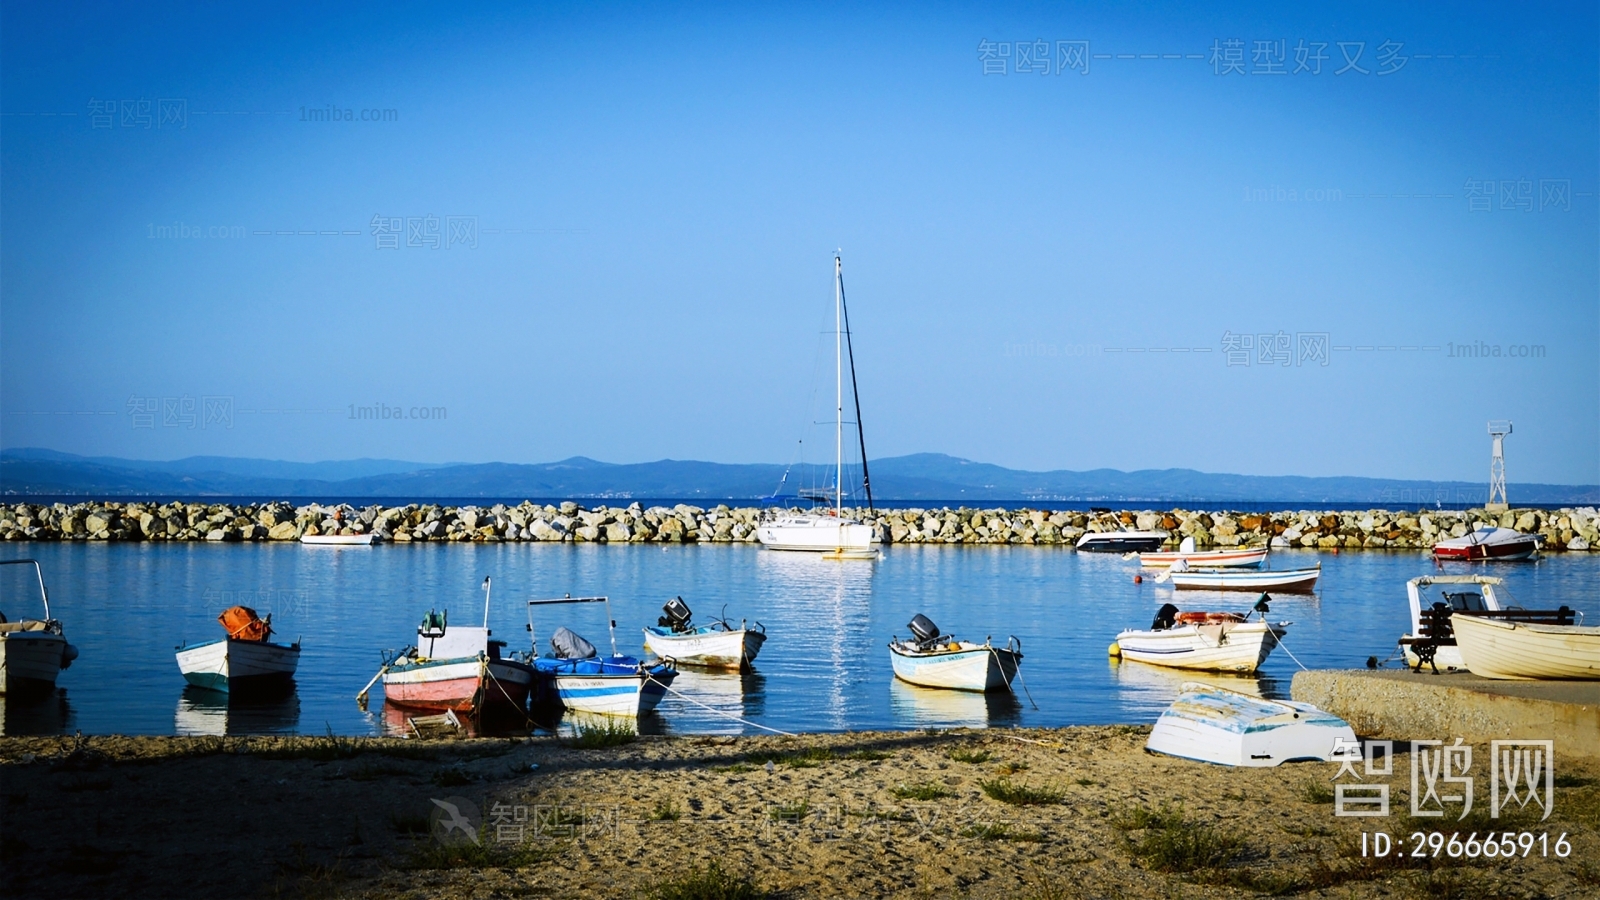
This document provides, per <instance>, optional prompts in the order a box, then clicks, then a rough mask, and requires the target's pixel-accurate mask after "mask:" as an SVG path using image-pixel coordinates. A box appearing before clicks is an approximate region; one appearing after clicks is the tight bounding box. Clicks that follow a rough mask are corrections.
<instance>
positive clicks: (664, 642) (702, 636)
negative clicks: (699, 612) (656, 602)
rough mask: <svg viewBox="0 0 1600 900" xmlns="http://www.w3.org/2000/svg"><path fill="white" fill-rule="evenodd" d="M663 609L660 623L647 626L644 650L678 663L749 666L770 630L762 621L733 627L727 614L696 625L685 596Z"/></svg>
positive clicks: (742, 623)
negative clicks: (749, 625)
mask: <svg viewBox="0 0 1600 900" xmlns="http://www.w3.org/2000/svg"><path fill="white" fill-rule="evenodd" d="M661 611H662V613H663V615H662V616H661V618H660V620H659V621H658V622H657V624H655V625H646V626H645V629H644V649H645V650H647V651H648V652H650V653H654V654H655V655H656V656H659V657H661V658H663V659H667V658H670V659H673V660H676V661H677V663H678V664H679V665H688V666H705V667H706V668H711V669H748V668H750V664H751V663H753V662H755V660H756V654H758V653H760V652H761V645H762V644H764V643H766V641H767V629H766V628H765V627H763V626H762V624H761V623H760V622H757V623H756V627H755V628H747V627H746V626H745V623H744V622H740V623H739V627H738V628H734V627H733V626H732V625H730V624H728V620H727V617H726V616H724V617H723V618H721V619H718V620H717V621H715V622H712V623H711V624H709V625H700V626H696V625H695V624H694V622H693V616H694V613H693V611H692V610H690V609H689V605H688V604H687V603H684V602H683V598H682V597H674V598H673V599H671V600H668V601H667V602H666V604H665V605H664V606H662V607H661ZM724 611H726V610H724Z"/></svg>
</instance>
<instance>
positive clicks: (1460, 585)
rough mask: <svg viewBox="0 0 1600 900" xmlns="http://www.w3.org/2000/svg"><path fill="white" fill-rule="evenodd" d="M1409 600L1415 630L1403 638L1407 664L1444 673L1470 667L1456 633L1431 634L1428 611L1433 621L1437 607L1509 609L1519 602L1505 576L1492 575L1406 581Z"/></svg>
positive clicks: (1448, 576)
mask: <svg viewBox="0 0 1600 900" xmlns="http://www.w3.org/2000/svg"><path fill="white" fill-rule="evenodd" d="M1406 599H1407V601H1408V602H1409V603H1410V606H1411V630H1410V631H1408V632H1406V633H1405V634H1404V635H1402V636H1401V637H1400V648H1401V650H1402V651H1403V652H1404V655H1405V660H1406V665H1408V666H1410V667H1412V668H1413V669H1416V668H1420V667H1422V666H1424V665H1428V666H1430V667H1431V668H1433V669H1434V670H1436V671H1440V672H1460V671H1465V670H1466V664H1465V663H1463V662H1462V661H1461V651H1460V649H1458V648H1457V647H1456V638H1455V633H1454V632H1453V631H1450V630H1449V629H1448V627H1447V628H1446V633H1445V634H1441V635H1433V634H1431V633H1429V631H1430V627H1431V626H1430V624H1429V623H1425V622H1424V621H1423V618H1424V613H1428V614H1429V618H1430V620H1431V618H1432V615H1433V610H1434V608H1435V607H1438V608H1439V610H1440V612H1441V613H1442V612H1444V611H1449V612H1450V613H1452V614H1454V613H1458V612H1485V611H1497V610H1502V609H1505V608H1506V607H1507V606H1514V605H1517V604H1516V600H1515V598H1513V597H1512V596H1511V594H1510V593H1509V592H1508V591H1507V590H1506V587H1505V582H1504V580H1502V579H1499V578H1494V577H1492V576H1489V575H1424V576H1422V577H1421V578H1413V579H1411V580H1410V581H1408V582H1406Z"/></svg>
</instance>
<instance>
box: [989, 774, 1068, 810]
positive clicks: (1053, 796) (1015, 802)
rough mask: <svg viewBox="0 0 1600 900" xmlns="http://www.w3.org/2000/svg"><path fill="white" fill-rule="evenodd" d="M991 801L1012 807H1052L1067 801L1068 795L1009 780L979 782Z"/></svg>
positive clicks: (995, 779) (994, 779)
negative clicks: (997, 801)
mask: <svg viewBox="0 0 1600 900" xmlns="http://www.w3.org/2000/svg"><path fill="white" fill-rule="evenodd" d="M978 787H980V788H982V789H983V792H984V793H985V794H987V795H988V796H989V797H990V798H991V799H994V800H999V801H1000V802H1001V803H1009V804H1011V805H1012V806H1050V805H1053V804H1057V803H1061V802H1063V801H1065V800H1066V794H1065V793H1063V792H1062V791H1060V790H1057V789H1055V788H1043V787H1029V786H1028V785H1027V784H1016V783H1014V782H1012V780H1011V779H1009V778H991V779H989V780H987V781H980V782H978Z"/></svg>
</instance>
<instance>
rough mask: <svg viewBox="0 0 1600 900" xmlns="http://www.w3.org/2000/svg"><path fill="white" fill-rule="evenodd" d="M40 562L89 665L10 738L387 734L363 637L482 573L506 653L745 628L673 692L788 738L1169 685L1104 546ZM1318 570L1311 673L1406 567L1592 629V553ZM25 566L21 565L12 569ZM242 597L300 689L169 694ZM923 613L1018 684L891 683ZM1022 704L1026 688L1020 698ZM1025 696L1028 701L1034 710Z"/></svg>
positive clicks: (16, 552)
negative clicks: (179, 655)
mask: <svg viewBox="0 0 1600 900" xmlns="http://www.w3.org/2000/svg"><path fill="white" fill-rule="evenodd" d="M24 557H32V558H35V559H38V560H39V561H40V563H41V564H42V565H43V567H44V572H45V579H46V582H47V584H48V585H49V587H50V593H51V608H52V611H53V613H54V614H55V616H56V617H57V618H59V619H60V620H62V622H63V623H64V626H65V629H66V633H67V637H68V639H69V640H71V641H72V642H73V643H74V644H75V645H76V646H77V647H78V648H79V650H80V651H81V653H82V656H81V657H80V658H79V659H78V661H77V662H76V663H74V664H73V666H72V668H71V669H69V670H67V671H65V672H63V673H62V674H61V679H60V682H59V685H60V687H61V688H62V691H61V693H60V695H59V696H58V697H55V698H52V699H48V700H45V701H43V702H39V703H30V704H26V705H19V704H18V703H16V702H14V701H13V702H6V701H3V700H0V703H5V707H4V714H3V725H4V732H5V733H6V734H25V733H33V734H39V733H56V732H66V733H70V732H72V731H74V730H80V729H81V730H82V731H84V732H85V733H125V734H173V733H224V732H226V733H230V734H260V733H289V732H299V733H322V732H324V731H326V730H328V729H332V730H333V731H334V732H338V733H344V734H375V733H381V732H382V731H383V729H384V714H383V704H382V703H381V696H382V694H381V689H374V694H373V698H374V702H373V703H372V709H371V710H370V711H363V710H361V709H360V708H359V707H358V706H357V704H356V702H355V700H354V695H355V694H356V692H357V691H359V690H360V689H361V687H362V685H364V684H365V683H366V682H367V680H368V679H369V678H371V677H372V675H373V674H374V673H375V672H376V671H377V668H378V665H379V663H380V661H381V660H380V651H381V650H383V649H384V648H399V647H404V646H406V645H408V644H410V643H412V639H413V637H414V635H415V631H416V626H417V622H418V621H419V620H420V618H421V616H422V614H423V613H424V612H426V611H427V610H428V609H429V608H440V609H448V610H449V612H450V618H451V621H454V622H467V623H476V622H477V621H478V620H479V619H480V618H481V617H482V615H483V601H484V595H483V592H482V591H481V590H480V588H479V586H480V585H481V583H482V582H483V578H484V576H486V575H490V576H493V577H494V596H493V606H492V609H491V612H490V625H491V627H492V628H493V629H494V631H495V634H496V636H498V637H502V638H505V639H506V640H508V641H509V642H510V644H511V647H512V649H522V648H525V647H526V646H527V631H526V624H527V607H526V604H525V603H524V602H523V601H526V600H528V599H530V598H536V597H537V598H542V597H558V596H561V595H563V594H568V593H570V594H572V595H573V596H581V595H598V594H605V595H608V596H609V597H610V598H611V600H612V610H613V613H614V615H615V617H616V620H617V631H616V637H617V645H618V648H619V649H620V650H621V651H622V652H624V653H633V654H635V655H637V654H640V653H641V652H642V648H641V640H640V630H639V629H640V627H641V626H643V625H644V624H646V623H653V622H655V620H656V617H657V616H658V615H659V614H660V613H659V607H660V606H661V604H662V603H663V602H665V601H666V600H667V599H668V598H670V597H672V596H675V595H682V596H683V598H684V599H685V600H686V601H687V602H688V603H689V605H690V606H691V607H693V608H694V610H695V613H696V617H697V619H699V620H705V619H707V618H709V617H713V616H715V615H718V614H720V613H721V610H722V608H723V606H724V604H726V607H727V615H728V617H729V618H730V619H732V620H734V621H735V622H737V621H738V620H739V619H749V620H751V621H752V622H754V621H760V622H761V623H762V624H764V625H765V626H766V628H767V632H768V635H769V639H768V641H767V644H766V646H765V648H764V649H763V650H762V652H761V656H760V658H759V659H758V660H757V662H756V671H755V673H753V674H746V675H743V676H740V675H733V674H727V675H722V674H718V675H712V674H697V673H694V672H692V671H688V670H685V672H684V674H683V675H682V676H681V677H680V678H679V679H678V681H677V682H676V684H675V687H676V688H677V689H678V690H680V691H682V692H683V693H684V694H685V695H687V696H689V697H692V698H694V699H695V700H696V701H698V702H699V703H701V704H705V705H706V706H709V707H711V708H713V709H714V710H717V711H719V712H721V713H724V714H731V715H737V716H740V717H743V718H746V719H750V720H753V721H756V722H760V723H762V724H764V725H767V726H770V727H772V728H778V729H782V730H785V731H834V730H847V729H850V730H853V729H904V728H918V727H926V726H948V725H974V726H982V725H1029V726H1056V725H1068V724H1093V723H1113V722H1152V721H1154V720H1155V718H1156V717H1157V716H1158V715H1159V714H1160V712H1161V710H1162V709H1163V708H1164V707H1165V706H1166V705H1167V704H1168V703H1169V702H1171V700H1172V698H1173V697H1174V696H1175V694H1176V692H1177V689H1178V686H1179V684H1180V683H1181V682H1182V681H1183V680H1185V679H1184V676H1182V675H1180V674H1178V673H1176V672H1173V671H1168V670H1164V669H1159V668H1153V667H1148V666H1143V665H1139V664H1137V663H1124V664H1119V663H1117V662H1115V661H1112V660H1110V659H1108V657H1107V654H1106V650H1107V647H1108V645H1109V644H1110V643H1111V641H1112V639H1113V638H1114V637H1115V635H1116V633H1117V632H1118V631H1119V630H1121V629H1123V628H1126V627H1144V626H1147V625H1148V624H1149V622H1150V619H1151V618H1152V616H1153V615H1154V612H1155V610H1156V608H1157V607H1159V606H1160V605H1161V604H1162V603H1164V602H1168V601H1169V600H1173V599H1174V591H1173V590H1172V589H1171V588H1169V587H1167V586H1165V585H1160V584H1155V583H1154V582H1153V580H1152V579H1150V578H1146V579H1145V581H1144V583H1143V584H1134V583H1133V575H1134V573H1135V570H1134V568H1133V567H1132V565H1131V564H1130V563H1127V562H1124V561H1123V560H1122V559H1120V558H1119V557H1117V556H1115V555H1109V554H1088V553H1083V554H1078V553H1073V552H1071V551H1067V550H1062V549H1059V548H1036V547H970V548H961V547H916V546H902V547H893V548H890V549H889V550H887V551H886V552H885V554H884V557H883V558H882V559H881V560H879V561H877V562H874V563H864V562H844V563H841V562H833V561H828V560H822V559H818V558H816V557H815V556H812V555H810V554H792V553H774V552H764V551H762V550H760V549H759V548H757V547H753V546H748V545H732V546H730V545H716V546H692V545H691V546H666V547H661V546H629V547H608V546H601V545H586V546H585V545H577V546H573V545H546V544H473V545H462V544H448V545H445V544H417V545H389V546H380V547H373V548H330V547H303V546H300V545H298V544H199V543H197V544H188V543H185V544H176V543H173V544H104V543H43V544H27V543H14V544H6V545H4V546H3V547H0V558H6V559H11V558H24ZM1319 559H1320V561H1321V563H1322V569H1323V576H1322V579H1321V581H1320V582H1319V585H1318V592H1317V594H1316V595H1315V596H1306V597H1296V596H1293V595H1287V594H1285V595H1281V596H1278V597H1276V598H1275V601H1276V602H1275V603H1274V604H1273V608H1272V616H1271V618H1273V619H1275V620H1288V621H1291V622H1293V623H1294V624H1293V625H1292V626H1291V627H1290V629H1289V633H1288V635H1287V636H1286V637H1285V647H1286V648H1287V650H1288V651H1290V652H1292V654H1293V655H1294V657H1297V658H1298V659H1299V661H1300V662H1301V663H1303V664H1304V665H1306V666H1308V667H1311V668H1334V667H1339V668H1345V667H1359V666H1362V665H1364V664H1365V661H1366V659H1367V657H1368V656H1371V655H1376V656H1377V657H1379V658H1380V659H1381V658H1384V657H1386V656H1388V655H1389V654H1390V652H1391V651H1392V649H1393V647H1394V642H1395V638H1397V637H1398V636H1399V635H1400V634H1401V633H1402V632H1403V631H1405V630H1406V627H1407V613H1406V596H1405V582H1406V580H1407V579H1409V578H1413V577H1416V576H1418V575H1426V574H1430V573H1437V572H1441V571H1444V572H1470V571H1482V572H1486V573H1487V574H1494V575H1501V576H1504V577H1505V578H1507V579H1508V581H1509V586H1510V588H1511V590H1512V592H1513V593H1514V594H1515V595H1516V596H1517V597H1518V598H1519V599H1520V600H1521V601H1522V603H1523V604H1524V605H1527V606H1539V607H1552V608H1553V607H1555V606H1559V605H1561V604H1563V603H1564V604H1567V605H1568V606H1571V607H1573V608H1575V609H1578V610H1581V611H1583V612H1584V613H1585V614H1586V615H1587V617H1588V621H1589V622H1591V623H1594V622H1600V603H1597V593H1600V592H1597V591H1596V588H1597V587H1600V555H1595V554H1567V555H1559V556H1552V557H1550V558H1546V559H1543V560H1539V561H1537V562H1531V563H1501V564H1493V565H1487V566H1485V565H1481V564H1480V565H1477V566H1468V565H1464V564H1462V565H1457V564H1452V565H1449V566H1445V567H1443V568H1440V567H1438V566H1436V565H1435V564H1434V563H1433V562H1432V561H1431V560H1430V559H1429V558H1427V557H1426V556H1424V555H1422V554H1420V553H1404V554H1402V553H1378V552H1364V553H1343V554H1339V555H1333V554H1329V553H1321V554H1319V553H1315V552H1312V551H1283V552H1281V553H1275V554H1274V555H1273V557H1272V565H1273V567H1275V568H1290V567H1298V566H1301V565H1310V564H1313V563H1314V562H1316V561H1317V560H1319ZM22 568H23V567H17V566H7V567H5V568H4V569H0V579H3V581H0V592H3V593H0V600H3V602H0V611H3V612H4V613H5V614H6V615H7V616H9V617H11V618H13V619H15V618H20V617H22V616H24V615H27V616H37V615H38V610H37V609H35V607H36V605H37V590H36V589H31V587H32V586H31V585H30V584H29V583H28V582H27V581H25V580H24V579H23V578H22V577H20V576H21V575H22V574H23V573H22V572H21V569H22ZM28 574H30V575H31V570H30V572H29V573H28ZM1253 600H1254V597H1253V595H1248V594H1210V593H1200V592H1188V591H1186V592H1183V593H1182V594H1180V595H1178V596H1177V598H1176V601H1175V602H1176V603H1177V604H1178V606H1180V607H1183V608H1187V609H1235V610H1244V609H1246V608H1248V606H1249V605H1250V604H1251V603H1252V602H1253ZM234 603H242V604H245V605H248V606H254V607H255V608H256V609H257V610H258V611H260V612H262V613H263V614H264V613H267V612H271V613H272V614H273V625H274V627H275V628H276V629H277V631H278V637H279V639H283V640H293V639H295V638H296V637H298V638H301V639H302V640H303V644H304V652H303V655H302V659H301V662H300V671H299V676H298V679H297V682H298V688H297V691H296V693H295V695H294V696H293V697H290V698H288V699H286V700H281V701H276V702H273V703H270V704H266V705H258V706H241V705H235V706H233V707H230V706H229V705H228V704H226V703H225V702H218V699H217V698H216V697H215V696H214V695H210V694H209V693H208V692H205V691H198V690H196V689H192V688H186V687H185V685H184V681H183V679H182V677H181V676H179V674H178V670H177V665H176V663H175V662H174V660H173V651H174V648H175V646H176V645H177V644H179V643H180V642H181V641H182V640H184V639H188V640H190V641H199V640H209V639H212V638H215V637H219V636H220V635H221V629H220V626H218V625H217V624H216V616H217V614H218V613H219V612H220V611H221V610H222V609H223V608H225V607H227V606H229V605H231V604H234ZM602 610H603V608H602V607H599V606H582V607H558V608H555V610H553V611H552V610H551V609H549V608H546V609H545V610H541V616H540V619H539V620H538V622H537V623H536V624H537V627H538V633H539V634H540V635H542V636H543V637H544V638H546V639H547V638H548V636H549V634H550V633H551V631H552V630H554V628H555V627H556V626H558V625H567V626H568V627H571V628H572V629H573V630H575V631H577V632H578V633H580V634H583V635H585V636H587V637H588V638H589V639H590V640H591V641H593V642H594V643H595V644H596V645H597V646H599V647H601V648H602V650H604V648H606V646H607V640H608V635H607V631H606V626H605V618H604V613H603V611H602ZM917 612H922V613H925V614H927V615H928V616H929V617H930V618H932V619H933V620H934V621H935V622H937V623H938V624H939V626H940V627H941V628H943V629H944V630H946V631H950V632H954V633H955V634H957V635H958V636H961V637H965V638H968V639H975V640H979V641H981V640H982V639H983V638H984V637H985V636H986V635H987V636H993V637H994V639H995V641H996V643H997V644H998V643H1002V642H1003V641H1004V640H1005V638H1006V637H1007V636H1009V635H1016V636H1017V637H1018V638H1020V639H1021V640H1022V643H1023V650H1024V652H1025V654H1026V660H1025V661H1024V663H1023V667H1022V675H1023V683H1024V684H1025V685H1026V688H1027V692H1026V693H1023V692H1019V694H1018V696H1017V697H1016V698H1012V697H1010V696H1009V695H989V696H983V695H969V694H961V693H955V692H945V691H927V690H922V689H917V688H912V687H909V686H907V685H904V684H901V683H899V682H896V681H895V680H894V678H893V676H892V672H891V669H890V665H889V658H888V651H887V649H886V648H885V644H886V643H887V642H888V640H889V639H890V637H891V636H892V635H895V634H901V635H904V634H906V633H907V632H908V629H907V628H906V622H907V621H908V620H909V619H910V618H911V616H912V615H913V614H915V613H917ZM1296 671H1298V667H1297V665H1296V663H1295V661H1294V659H1291V657H1290V654H1289V653H1286V652H1284V649H1282V648H1280V649H1279V650H1277V651H1274V653H1273V655H1272V656H1271V657H1270V658H1269V659H1268V661H1267V664H1266V666H1265V669H1264V671H1263V673H1262V676H1261V677H1260V678H1259V679H1239V680H1237V682H1232V683H1236V684H1238V685H1239V686H1241V687H1243V688H1246V689H1251V690H1259V691H1262V692H1263V693H1265V694H1266V695H1268V696H1286V695H1287V692H1288V686H1289V679H1290V678H1292V677H1293V675H1294V673H1295V672H1296ZM1029 695H1031V698H1032V701H1031V702H1030V700H1029ZM1035 704H1037V708H1035ZM641 727H642V728H643V729H644V730H647V731H657V732H672V733H735V732H741V731H751V730H753V729H750V728H749V727H747V726H745V725H741V724H740V723H738V722H736V721H732V720H730V719H727V718H724V717H722V716H719V715H718V714H716V713H714V712H711V711H708V710H706V709H704V708H702V707H700V706H697V705H695V704H693V703H690V702H688V701H686V700H683V699H680V698H677V697H673V696H670V695H669V696H668V697H667V699H666V700H665V701H664V702H663V703H662V704H661V707H660V709H659V710H658V711H657V713H656V714H655V715H653V716H651V717H649V718H648V719H647V720H645V721H643V722H642V723H641Z"/></svg>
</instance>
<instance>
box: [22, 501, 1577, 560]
mask: <svg viewBox="0 0 1600 900" xmlns="http://www.w3.org/2000/svg"><path fill="white" fill-rule="evenodd" d="M847 512H848V513H850V514H853V515H856V516H857V517H859V518H864V519H866V520H867V521H870V522H872V523H873V524H874V525H875V526H876V527H877V529H878V533H879V537H880V540H882V541H883V542H885V543H890V544H1025V545H1026V544H1034V545H1041V544H1042V545H1055V546H1072V545H1073V544H1075V543H1076V542H1077V540H1078V539H1079V538H1080V537H1082V536H1083V535H1084V534H1085V533H1086V532H1091V531H1115V530H1118V529H1123V528H1137V529H1140V530H1162V531H1166V532H1167V533H1168V534H1169V536H1170V537H1169V540H1168V543H1169V544H1170V545H1173V546H1176V545H1177V544H1178V542H1179V541H1181V540H1183V539H1184V538H1185V537H1192V538H1194V540H1195V543H1196V545H1198V546H1200V547H1233V546H1239V545H1244V544H1258V543H1262V542H1266V541H1269V540H1270V541H1271V542H1272V544H1273V545H1274V546H1278V547H1306V548H1321V549H1332V548H1349V549H1357V548H1360V549H1394V550H1418V549H1426V548H1429V547H1432V546H1433V544H1434V543H1436V542H1438V541H1441V540H1444V539H1447V538H1451V537H1460V536H1461V535H1464V534H1466V533H1467V532H1468V531H1469V530H1471V529H1473V528H1475V527H1477V526H1478V525H1498V526H1501V527H1505V528H1512V529H1515V530H1517V531H1521V532H1524V533H1534V534H1539V535H1541V536H1542V537H1543V538H1544V546H1545V549H1546V550H1552V551H1558V550H1591V549H1600V513H1597V511H1596V509H1595V508H1594V507H1583V508H1576V509H1574V508H1563V509H1514V510H1511V511H1509V512H1503V513H1495V512H1489V511H1486V510H1482V509H1469V510H1419V511H1394V510H1386V509H1368V510H1351V511H1341V512H1329V511H1325V510H1299V511H1283V512H1272V513H1241V512H1200V511H1194V510H1183V509H1173V510H1167V511H1160V510H1141V511H1134V510H1128V511H1123V512H1099V513H1091V512H1081V511H1072V510H1066V511H1052V510H1041V509H1004V508H998V507H997V508H992V509H974V508H966V507H963V508H960V509H951V508H948V507H943V508H938V509H922V508H911V509H890V510H878V511H876V512H874V513H872V514H870V515H869V514H867V511H866V510H854V511H847ZM765 514H770V511H764V510H761V509H758V508H754V507H737V508H735V507H729V506H727V505H718V506H714V507H711V508H709V509H708V508H703V507H699V506H690V505H688V504H681V503H680V504H678V505H676V506H672V507H666V506H652V507H649V508H645V507H643V506H641V505H640V504H638V503H633V504H630V505H628V506H626V507H611V506H604V505H602V506H596V507H593V508H585V507H582V506H580V505H578V504H577V503H573V502H566V503H561V504H558V505H550V504H545V505H539V504H535V503H532V502H527V501H525V502H523V503H520V504H517V505H515V506H509V505H506V504H494V505H493V506H487V507H480V506H442V505H438V504H426V503H424V504H417V503H412V504H407V505H405V506H384V505H381V504H374V505H371V506H365V507H357V506H351V505H348V504H345V505H339V506H328V505H322V504H315V503H313V504H306V505H300V506H296V505H293V504H290V503H287V502H283V501H277V502H269V503H249V504H239V503H201V502H188V503H183V502H171V503H147V502H140V501H106V502H93V501H91V502H83V503H75V504H66V503H54V504H49V505H45V504H31V503H26V502H23V503H15V504H9V505H8V504H0V538H3V539H5V540H8V541H26V540H100V541H293V540H299V539H300V538H301V537H302V536H304V535H308V534H373V535H375V536H377V538H378V539H379V540H383V541H392V542H395V543H407V542H413V541H485V542H498V541H536V542H563V541H567V542H586V543H609V544H624V543H626V544H632V543H645V542H652V543H663V542H666V543H736V542H745V543H749V542H754V541H755V540H756V525H757V523H758V522H759V521H760V520H761V517H762V516H763V515H765Z"/></svg>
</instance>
